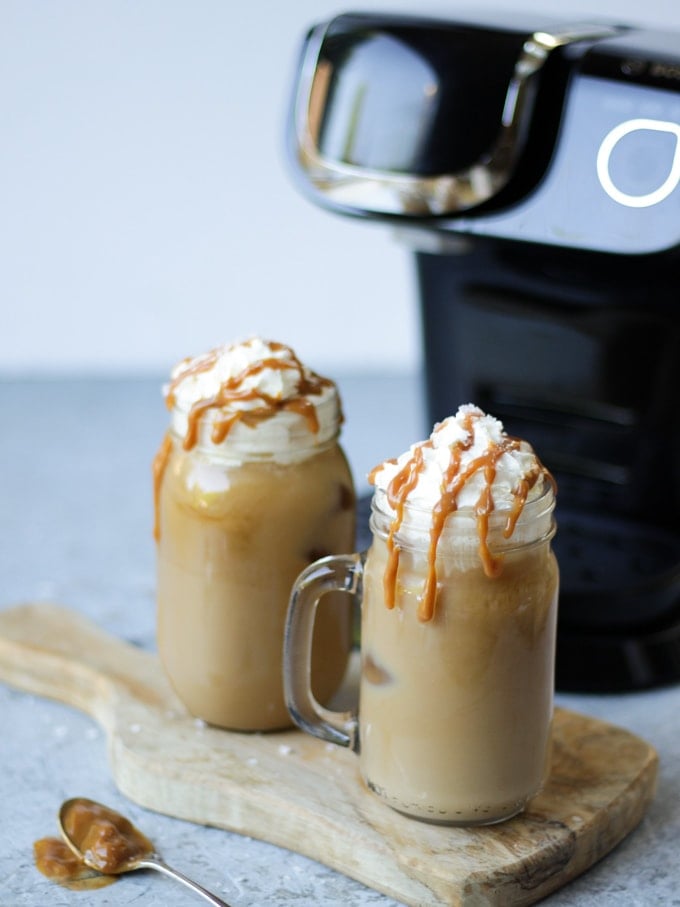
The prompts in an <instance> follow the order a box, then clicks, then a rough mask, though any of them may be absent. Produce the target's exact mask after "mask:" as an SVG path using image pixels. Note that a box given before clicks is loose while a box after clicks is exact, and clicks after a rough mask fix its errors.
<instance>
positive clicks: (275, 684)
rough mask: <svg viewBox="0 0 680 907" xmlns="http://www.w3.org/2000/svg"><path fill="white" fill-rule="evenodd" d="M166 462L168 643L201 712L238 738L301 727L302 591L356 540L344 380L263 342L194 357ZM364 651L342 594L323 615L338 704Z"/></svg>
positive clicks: (168, 666) (159, 494)
mask: <svg viewBox="0 0 680 907" xmlns="http://www.w3.org/2000/svg"><path fill="white" fill-rule="evenodd" d="M165 395H166V402H167V405H168V408H169V409H170V412H171V426H170V430H169V432H168V434H167V436H166V438H165V440H164V442H163V445H162V447H161V450H160V451H159V453H158V455H157V457H156V461H155V464H154V471H155V477H156V530H155V531H156V537H157V541H158V647H159V652H160V656H161V660H162V662H163V665H164V668H165V670H166V672H167V674H168V676H169V678H170V680H171V682H172V684H173V686H174V687H175V690H176V691H177V693H178V695H179V697H180V699H182V701H183V702H184V704H185V705H186V706H187V708H188V709H189V711H190V712H191V713H192V714H193V715H195V716H197V717H199V718H202V719H204V720H205V721H207V722H209V723H210V724H214V725H217V726H220V727H223V728H229V729H232V730H270V729H275V728H281V727H285V726H288V725H289V724H290V718H289V715H288V712H287V710H286V707H285V705H284V701H283V692H282V678H281V653H282V644H283V627H284V621H285V614H286V607H287V602H288V596H289V592H290V588H291V585H292V583H293V581H294V580H295V577H296V576H297V575H298V573H299V572H300V571H301V570H302V569H303V568H304V567H305V566H306V565H307V564H309V563H311V562H313V561H315V560H316V559H317V558H319V557H322V556H324V555H328V554H334V553H341V552H349V551H351V550H352V548H353V545H354V523H355V516H354V512H355V507H354V491H353V484H352V478H351V475H350V472H349V468H348V465H347V462H346V460H345V457H344V455H343V452H342V450H341V449H340V447H339V445H338V433H339V426H340V422H341V410H340V402H339V398H338V393H337V389H336V387H335V385H334V384H333V383H332V382H331V381H329V380H328V379H326V378H322V377H320V376H318V375H316V374H315V373H314V372H312V371H311V370H310V369H308V368H306V367H305V366H303V365H302V364H301V363H300V361H299V360H298V359H297V357H296V356H295V354H294V353H293V351H292V350H291V349H290V348H288V347H286V346H284V345H283V344H279V343H271V342H266V341H263V340H260V339H259V338H253V339H251V340H248V341H246V342H244V343H241V344H235V345H233V346H229V347H221V348H219V349H216V350H213V351H211V352H210V353H207V354H206V355H204V356H199V357H197V358H196V359H189V360H185V361H183V362H181V363H180V364H179V365H178V366H177V368H176V369H175V370H174V372H173V374H172V380H171V381H170V383H169V385H168V386H167V387H166V389H165ZM350 642H351V625H350V616H349V614H348V611H347V608H346V606H345V604H344V602H343V601H342V597H341V596H335V597H331V598H329V600H328V601H327V602H324V607H323V608H322V609H320V613H319V619H318V621H317V626H316V635H315V649H316V655H315V663H314V667H313V677H312V683H313V687H314V689H315V693H316V695H317V696H318V697H319V699H320V701H322V702H326V701H327V700H328V698H329V697H330V696H331V695H332V694H333V693H334V692H335V690H336V689H337V688H338V686H339V684H340V681H341V679H342V677H343V674H344V670H345V666H346V662H347V657H348V652H349V648H350Z"/></svg>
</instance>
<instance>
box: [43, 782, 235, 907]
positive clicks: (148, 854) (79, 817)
mask: <svg viewBox="0 0 680 907" xmlns="http://www.w3.org/2000/svg"><path fill="white" fill-rule="evenodd" d="M59 828H60V830H61V834H62V836H63V838H64V840H65V841H66V843H67V844H68V846H69V847H70V848H71V850H72V851H73V853H74V854H75V855H76V856H77V857H79V858H80V859H81V860H82V861H83V863H84V864H85V865H86V866H89V867H90V868H91V869H96V870H97V871H98V872H101V873H104V874H106V875H119V874H120V873H124V872H132V871H133V870H135V869H156V870H158V872H162V873H164V874H165V875H167V876H170V877H171V878H173V879H176V880H177V881H178V882H181V883H182V884H183V885H186V886H187V888H190V889H191V890H192V891H194V892H196V894H200V895H201V896H202V897H204V898H205V900H206V901H209V902H210V903H211V904H214V905H215V907H230V905H229V904H227V902H226V901H222V900H220V898H218V897H216V896H215V895H214V894H211V893H210V892H209V891H206V889H205V888H203V887H202V886H201V885H198V884H197V883H196V882H192V880H191V879H188V878H187V877H186V876H185V875H183V874H182V873H181V872H178V871H177V870H176V869H173V868H172V867H170V866H168V865H167V863H165V862H164V861H163V860H162V859H161V857H160V856H159V855H158V854H157V853H156V851H155V848H154V846H153V844H152V843H151V841H149V839H148V838H147V837H146V836H145V835H143V834H142V833H141V832H140V831H139V830H138V829H137V828H135V826H134V825H133V824H132V823H131V822H130V821H129V819H126V818H125V817H124V816H121V815H120V813H117V812H115V810H113V809H110V808H109V807H108V806H103V805H102V804H101V803H96V802H95V801H94V800H88V799H87V798H86V797H74V798H72V799H71V800H67V801H66V802H65V803H63V804H62V806H61V809H60V810H59Z"/></svg>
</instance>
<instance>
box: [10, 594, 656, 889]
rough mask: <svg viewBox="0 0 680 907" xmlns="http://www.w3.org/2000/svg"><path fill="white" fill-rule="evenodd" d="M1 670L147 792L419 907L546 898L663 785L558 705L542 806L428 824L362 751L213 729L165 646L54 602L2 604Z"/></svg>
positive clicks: (152, 799)
mask: <svg viewBox="0 0 680 907" xmlns="http://www.w3.org/2000/svg"><path fill="white" fill-rule="evenodd" d="M0 680H2V681H5V682H7V683H9V684H11V685H13V686H15V687H18V688H19V689H21V690H25V691H28V692H31V693H37V694H39V695H44V696H49V697H52V698H55V699H59V700H61V701H62V702H65V703H68V704H71V705H73V706H75V707H77V708H79V709H82V710H83V711H84V712H86V713H87V714H89V715H91V716H92V717H93V718H95V719H96V720H97V721H98V722H99V723H100V724H101V725H102V727H103V728H104V730H105V731H106V734H107V738H108V744H109V755H110V762H111V770H112V773H113V778H114V780H115V782H116V784H117V785H118V786H119V787H120V790H121V791H122V792H123V794H125V795H126V796H128V797H129V798H130V799H131V800H133V801H135V802H136V803H139V804H140V805H142V806H145V807H148V808H149V809H152V810H156V811H158V812H161V813H164V814H167V815H170V816H175V817H178V818H182V819H188V820H190V821H193V822H197V823H200V824H204V825H213V826H217V827H220V828H225V829H229V830H230V831H235V832H240V833H243V834H246V835H249V836H252V837H255V838H260V839H261V840H264V841H269V842H271V843H273V844H277V845H280V846H281V847H285V848H288V849H290V850H294V851H296V852H298V853H301V854H305V855H306V856H308V857H311V858H312V859H314V860H317V861H319V862H320V863H324V864H326V865H327V866H329V867H332V868H333V869H335V870H337V871H339V872H341V873H344V874H345V875H348V876H351V877H352V878H355V879H358V880H359V881H360V882H363V883H364V884H366V885H368V886H370V887H372V888H374V889H376V890H378V891H381V892H384V893H385V894H387V895H389V896H391V897H393V898H395V899H397V900H398V901H402V902H403V903H405V904H409V905H418V907H430V905H432V907H435V905H437V907H438V905H461V907H462V905H465V907H472V905H474V907H482V905H503V907H510V905H522V904H532V903H534V902H535V901H538V900H539V899H540V898H543V897H545V896H546V895H547V894H549V893H550V892H551V891H554V890H555V889H557V888H559V887H560V886H562V885H564V884H565V883H566V882H568V881H569V880H570V879H573V878H574V877H575V876H577V875H579V874H580V873H582V872H584V871H585V870H586V869H588V867H590V866H591V865H592V864H593V863H594V862H596V861H597V860H599V859H600V858H601V857H602V856H604V855H605V854H606V853H607V852H608V851H609V850H611V849H612V848H613V847H614V846H615V845H616V844H617V843H618V842H619V841H620V840H621V839H622V838H623V837H624V836H625V835H627V834H628V833H629V832H630V831H631V830H632V829H633V828H634V827H635V825H636V824H637V823H638V822H639V821H640V819H641V818H642V816H643V814H644V811H645V809H646V807H647V805H648V804H649V802H650V800H651V799H652V797H653V794H654V788H655V782H656V770H657V756H656V753H655V752H654V750H653V749H652V747H651V746H649V745H648V744H647V743H646V742H645V741H644V740H641V739H640V738H639V737H636V736H634V735H633V734H631V733H629V732H627V731H625V730H623V729H621V728H618V727H614V726H613V725H610V724H606V723H604V722H602V721H599V720H596V719H593V718H589V717H586V716H584V715H580V714H577V713H574V712H569V711H565V710H561V709H558V710H556V715H555V724H554V755H553V766H552V771H551V776H550V780H549V782H548V784H547V786H546V788H545V790H544V791H543V793H542V794H540V795H539V796H538V797H536V798H535V800H534V801H532V803H531V804H530V808H529V810H528V811H527V812H525V813H524V814H523V815H522V816H519V817H517V818H515V819H511V820H510V821H508V822H505V823H503V824H501V825H495V826H487V827H486V828H473V829H457V828H446V827H441V826H432V825H427V824H424V823H421V822H418V821H415V820H413V819H408V818H405V817H403V816H401V815H399V814H398V813H395V812H394V811H393V810H391V809H390V808H389V807H387V806H385V805H383V804H382V803H381V802H380V801H379V800H378V799H377V798H376V797H375V796H374V795H373V794H371V793H369V792H368V791H367V790H365V788H364V787H363V786H362V784H361V781H360V780H359V777H358V771H357V760H356V756H355V755H354V754H353V753H351V752H349V751H347V750H343V749H340V748H339V747H336V746H333V745H331V744H325V743H323V742H322V741H319V740H316V739H315V738H312V737H309V736H307V735H305V734H303V733H302V732H300V731H297V730H296V731H285V732H279V733H271V734H238V733H231V732H227V731H221V730H217V729H215V728H209V727H202V726H201V725H200V723H197V722H196V721H195V720H194V719H192V718H191V716H190V715H188V714H187V712H186V711H185V710H184V708H183V707H182V705H181V704H180V703H179V701H178V700H177V698H176V697H175V695H174V693H173V692H172V690H171V689H170V687H169V685H168V683H167V682H166V680H165V677H164V674H163V672H162V669H161V667H160V664H159V661H158V659H157V657H156V656H155V655H153V654H151V653H149V652H146V651H143V650H141V649H138V648H136V647H134V646H131V645H129V644H127V643H124V642H122V641H120V640H118V639H115V638H113V637H111V636H109V635H107V634H105V633H103V632H102V631H101V630H99V629H97V628H96V627H95V626H94V625H93V624H92V623H90V622H89V621H87V620H86V619H84V618H83V617H82V616H78V615H77V614H75V613H74V612H72V611H69V610H68V609H64V608H59V607H56V606H54V605H42V604H41V605H32V604H27V605H21V606H18V607H16V608H12V609H10V610H6V611H2V612H0Z"/></svg>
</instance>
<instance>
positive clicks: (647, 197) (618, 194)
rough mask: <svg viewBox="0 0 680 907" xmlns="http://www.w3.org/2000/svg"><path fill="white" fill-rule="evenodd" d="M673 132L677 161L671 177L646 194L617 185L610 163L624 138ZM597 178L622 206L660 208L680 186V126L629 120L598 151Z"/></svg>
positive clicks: (659, 121) (606, 137)
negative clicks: (639, 134) (656, 206)
mask: <svg viewBox="0 0 680 907" xmlns="http://www.w3.org/2000/svg"><path fill="white" fill-rule="evenodd" d="M642 130H647V131H648V132H670V133H671V135H674V136H675V152H674V154H673V162H672V163H671V168H670V171H669V173H668V176H667V177H666V179H665V180H664V181H663V183H662V184H661V185H660V186H659V187H658V189H654V190H653V191H652V192H646V193H644V194H643V195H630V194H629V193H627V192H623V191H622V190H621V189H619V188H618V186H617V185H616V184H615V183H614V181H613V179H612V177H611V174H610V172H609V160H610V158H611V155H612V151H613V150H614V148H616V146H617V145H618V143H619V142H620V141H621V139H622V138H624V136H627V135H630V133H631V132H641V131H642ZM597 175H598V178H599V180H600V183H601V184H602V188H603V189H604V191H605V192H606V193H607V195H608V196H609V197H610V198H613V199H614V201H615V202H618V203H619V204H620V205H626V206H627V207H628V208H649V207H651V206H652V205H657V204H658V203H659V202H662V201H663V200H664V199H665V198H668V196H669V195H670V194H671V192H672V191H673V190H674V189H675V187H676V186H677V185H678V183H680V125H678V123H670V122H668V121H666V120H646V119H642V118H640V119H636V120H626V122H625V123H619V125H618V126H614V128H613V129H612V130H611V131H610V132H608V133H607V135H606V136H605V137H604V140H603V142H602V144H601V145H600V148H599V150H598V152H597Z"/></svg>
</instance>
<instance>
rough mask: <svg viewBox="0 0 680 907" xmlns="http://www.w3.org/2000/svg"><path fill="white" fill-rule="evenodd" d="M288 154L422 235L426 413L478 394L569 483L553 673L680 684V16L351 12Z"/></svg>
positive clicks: (342, 206) (351, 200)
mask: <svg viewBox="0 0 680 907" xmlns="http://www.w3.org/2000/svg"><path fill="white" fill-rule="evenodd" d="M290 149H291V159H292V161H293V169H294V172H295V174H296V176H297V178H298V181H299V182H300V184H301V186H302V188H303V190H304V191H305V192H307V193H308V194H310V195H311V197H312V198H313V199H314V200H315V201H316V202H317V203H319V204H321V205H324V206H327V207H329V208H331V209H332V210H334V211H337V212H340V213H344V214H349V215H358V216H360V217H367V218H371V219H378V220H382V221H384V222H385V223H388V224H390V225H391V227H392V228H393V229H395V230H397V231H399V233H400V234H401V235H402V237H403V238H404V239H405V240H406V241H407V242H408V243H409V245H410V246H411V247H412V248H413V249H414V251H415V259H416V266H417V272H418V278H419V286H420V301H421V308H422V325H423V337H424V362H425V373H426V380H427V399H428V407H429V421H430V423H432V422H434V421H436V420H439V419H442V418H444V417H445V416H447V415H448V414H450V413H451V412H453V411H455V409H456V408H457V407H458V405H459V404H460V403H466V402H474V403H477V404H478V405H479V406H481V407H482V408H484V409H486V410H487V411H489V412H491V413H493V414H494V415H496V416H498V417H499V418H501V419H502V420H503V422H504V424H505V426H506V429H507V430H508V431H509V432H510V433H511V434H515V435H519V436H522V437H526V438H527V439H529V440H530V441H531V442H532V443H533V445H534V446H535V448H536V449H537V451H538V452H539V455H540V456H541V458H542V460H543V461H544V462H545V463H546V465H548V466H549V467H550V469H551V470H552V471H553V473H554V474H555V477H556V478H557V481H558V486H559V495H558V526H559V530H558V534H557V539H556V551H557V555H558V558H559V561H560V568H561V576H562V584H561V590H562V591H561V598H560V609H561V611H560V624H559V633H558V657H557V685H558V688H560V689H562V690H587V691H616V690H627V689H640V688H644V687H652V686H656V685H659V684H665V683H670V682H675V681H677V680H678V679H680V529H679V528H678V527H679V524H680V189H679V188H678V183H680V35H678V34H671V33H667V32H661V31H648V30H644V29H640V28H633V27H627V26H625V25H618V24H614V25H609V24H606V23H604V24H603V23H602V22H586V23H583V22H566V23H565V22H549V21H542V20H541V21H537V19H536V17H534V18H533V19H527V18H521V17H518V16H512V18H511V19H510V20H509V21H502V19H500V18H495V19H494V20H493V21H487V22H483V21H480V20H479V19H477V20H470V19H467V18H465V17H464V16H461V17H457V18H456V19H455V20H452V21H448V20H445V21H442V20H433V19H426V18H420V17H407V16H402V15H398V16H390V15H381V14H371V15H364V14H349V15H340V16H338V17H337V18H334V19H333V20H331V21H330V22H326V23H324V24H322V25H319V26H317V27H314V28H312V29H311V30H310V31H309V33H308V35H307V38H306V40H305V42H304V46H303V50H302V56H301V60H300V65H299V71H298V75H297V83H296V89H295V97H294V104H293V109H292V113H291V118H290ZM382 304H383V305H386V306H388V305H389V300H383V302H382ZM414 440H415V439H414Z"/></svg>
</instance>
